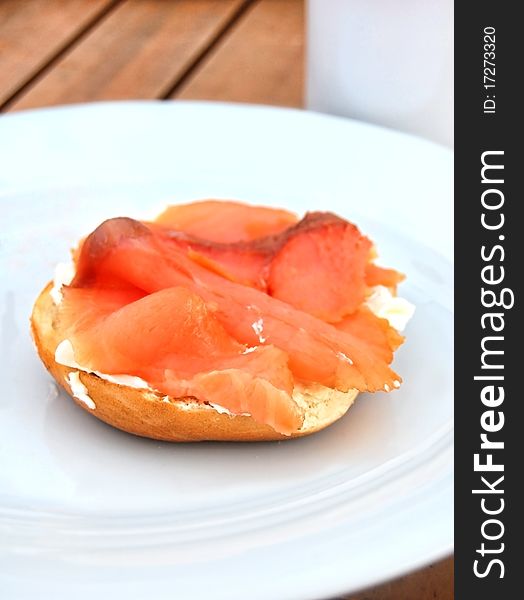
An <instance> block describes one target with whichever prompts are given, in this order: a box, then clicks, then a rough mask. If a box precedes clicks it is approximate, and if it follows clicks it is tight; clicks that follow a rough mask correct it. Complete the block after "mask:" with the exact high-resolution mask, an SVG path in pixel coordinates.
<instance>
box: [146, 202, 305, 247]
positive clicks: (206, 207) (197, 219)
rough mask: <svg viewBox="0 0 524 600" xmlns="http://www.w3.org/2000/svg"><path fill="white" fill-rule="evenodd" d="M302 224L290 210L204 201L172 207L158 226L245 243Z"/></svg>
mask: <svg viewBox="0 0 524 600" xmlns="http://www.w3.org/2000/svg"><path fill="white" fill-rule="evenodd" d="M297 221H298V217H297V216H296V215H295V214H294V213H292V212H289V211H287V210H283V209H277V208H268V207H265V206H250V205H248V204H244V203H242V202H234V201H231V200H228V201H226V200H202V201H200V202H192V203H190V204H177V205H173V206H169V207H168V208H167V209H166V210H165V211H164V212H163V213H161V214H160V215H159V216H158V217H157V218H156V219H155V223H157V224H159V225H162V226H164V227H168V228H169V229H174V230H176V231H183V232H184V233H188V234H191V235H194V236H196V237H199V238H202V239H204V240H208V241H210V242H222V243H229V242H241V241H250V240H255V239H257V238H260V237H264V236H268V235H274V234H276V233H280V232H281V231H284V230H285V229H287V228H288V227H289V226H290V225H293V224H294V223H296V222H297Z"/></svg>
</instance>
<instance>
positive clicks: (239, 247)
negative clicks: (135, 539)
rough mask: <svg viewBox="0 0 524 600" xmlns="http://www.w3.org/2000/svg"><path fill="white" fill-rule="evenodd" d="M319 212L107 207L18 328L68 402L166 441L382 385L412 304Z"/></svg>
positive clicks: (327, 419)
mask: <svg viewBox="0 0 524 600" xmlns="http://www.w3.org/2000/svg"><path fill="white" fill-rule="evenodd" d="M375 258H376V251H375V248H374V246H373V244H372V242H371V241H370V240H369V239H368V238H367V237H365V236H364V235H363V234H362V233H361V232H360V231H359V229H358V228H357V227H356V226H355V225H353V224H352V223H349V222H348V221H346V220H344V219H342V218H340V217H338V216H336V215H334V214H331V213H325V212H313V213H308V214H306V216H305V217H304V218H302V219H301V220H299V219H298V217H297V216H296V215H294V214H293V213H290V212H288V211H285V210H277V209H273V208H263V207H254V206H248V205H246V204H241V203H239V202H229V201H201V202H194V203H191V204H187V205H177V206H170V207H169V208H168V209H167V210H165V211H164V212H163V213H162V214H161V215H160V216H159V217H158V218H157V219H156V220H155V221H150V222H143V221H137V220H134V219H130V218H126V217H121V218H114V219H109V220H107V221H105V222H103V223H102V224H101V225H99V226H98V227H97V228H96V229H95V230H94V231H93V232H92V233H90V234H89V235H88V236H87V237H85V238H84V239H83V240H81V241H80V243H79V245H78V246H77V248H76V249H75V250H74V251H73V257H72V263H71V264H70V265H59V267H58V268H57V272H56V275H55V279H54V281H53V282H50V283H49V284H48V285H47V286H46V287H45V288H44V290H43V291H42V292H41V294H40V296H39V297H38V299H37V301H36V303H35V306H34V309H33V314H32V318H31V326H32V334H33V338H34V340H35V343H36V346H37V349H38V353H39V355H40V357H41V359H42V361H43V362H44V364H45V366H46V367H47V369H48V370H49V371H50V373H51V374H52V375H53V377H54V378H55V379H56V381H57V382H58V383H59V384H60V385H62V386H63V387H64V388H65V389H66V390H67V391H68V392H69V393H70V394H71V396H72V397H73V398H74V399H75V401H76V402H77V404H79V406H81V407H82V408H84V409H85V410H87V411H88V412H90V413H91V414H93V415H95V416H96V417H98V418H99V419H101V420H103V421H105V422H107V423H109V424H111V425H113V426H115V427H118V428H119V429H123V430H125V431H128V432H130V433H134V434H137V435H141V436H146V437H151V438H155V439H161V440H171V441H198V440H274V439H285V438H289V437H297V436H303V435H307V434H310V433H313V432H315V431H318V430H320V429H323V428H324V427H326V426H328V425H329V424H331V423H333V422H334V421H336V420H337V419H339V418H340V417H341V416H342V415H344V413H345V412H346V411H347V410H348V408H349V407H350V406H351V404H352V403H353V402H354V400H355V397H356V396H357V394H358V392H359V391H360V392H376V391H384V392H390V391H393V390H395V389H396V388H399V387H400V385H401V378H400V376H399V375H397V374H396V373H395V372H394V371H393V370H392V369H391V367H390V364H391V362H392V360H393V352H394V351H395V350H396V349H397V348H398V346H399V345H400V344H401V343H402V342H403V339H404V338H403V337H402V336H401V334H400V333H399V331H400V330H401V329H402V327H403V325H404V324H405V322H406V320H407V319H408V318H409V317H410V316H411V314H412V312H413V307H412V305H410V304H409V303H408V302H407V301H405V300H403V299H401V298H398V297H397V296H396V289H397V285H398V284H399V282H400V281H401V280H402V279H403V275H401V274H399V273H398V272H397V271H395V270H392V269H385V268H382V267H380V266H378V265H377V264H375Z"/></svg>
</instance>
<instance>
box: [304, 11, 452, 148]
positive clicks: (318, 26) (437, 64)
mask: <svg viewBox="0 0 524 600" xmlns="http://www.w3.org/2000/svg"><path fill="white" fill-rule="evenodd" d="M306 105H307V108H310V109H312V110H318V111H321V112H328V113H332V114H337V115H343V116H348V117H353V118H355V119H361V120H363V121H368V122H371V123H377V124H379V125H384V126H386V127H391V128H393V129H399V130H402V131H407V132H410V133H414V134H417V135H420V136H423V137H426V138H429V139H431V140H434V141H436V142H440V143H442V144H446V145H448V146H452V145H453V0H308V12H307V84H306Z"/></svg>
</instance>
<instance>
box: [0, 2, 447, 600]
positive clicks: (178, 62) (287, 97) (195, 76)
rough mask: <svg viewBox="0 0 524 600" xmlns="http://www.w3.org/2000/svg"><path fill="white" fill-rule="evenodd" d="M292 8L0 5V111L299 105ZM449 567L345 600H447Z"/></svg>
mask: <svg viewBox="0 0 524 600" xmlns="http://www.w3.org/2000/svg"><path fill="white" fill-rule="evenodd" d="M303 64H304V5H303V1H302V0H172V1H170V0H0V111H2V112H10V111H17V110H22V109H27V108H37V107H42V106H51V105H56V104H70V103H74V102H90V101H96V100H117V99H119V100H122V99H127V98H134V99H137V98H140V99H148V98H151V99H152V98H156V99H162V100H169V99H177V98H183V99H210V100H231V101H238V102H255V103H262V104H277V105H281V106H295V107H301V106H302V105H303V80H304V68H303ZM452 587H453V563H452V560H451V559H447V560H444V561H442V562H439V563H437V564H435V565H432V566H430V567H427V568H425V569H423V570H421V571H418V572H417V573H414V574H412V575H408V576H407V577H403V578H402V579H399V580H396V581H394V582H391V583H388V584H385V585H382V586H379V587H377V588H374V589H372V590H368V591H366V592H362V593H359V594H356V595H352V596H350V597H347V598H346V599H345V600H350V599H351V600H412V599H413V600H430V599H431V600H434V599H438V600H449V599H451V598H452V597H453V590H452Z"/></svg>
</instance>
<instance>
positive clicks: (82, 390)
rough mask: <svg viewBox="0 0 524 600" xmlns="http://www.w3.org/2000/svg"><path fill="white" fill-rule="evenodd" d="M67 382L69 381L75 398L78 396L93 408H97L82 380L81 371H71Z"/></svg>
mask: <svg viewBox="0 0 524 600" xmlns="http://www.w3.org/2000/svg"><path fill="white" fill-rule="evenodd" d="M67 383H69V387H70V388H71V393H72V394H73V396H74V397H75V398H78V400H80V402H83V403H84V404H85V405H86V406H87V407H88V408H90V409H91V410H95V408H96V404H95V403H94V402H93V399H92V398H91V397H90V396H89V394H88V393H87V388H86V386H85V385H84V384H83V383H82V381H81V380H80V373H79V372H78V371H71V373H69V374H68V376H67Z"/></svg>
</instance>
